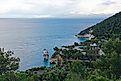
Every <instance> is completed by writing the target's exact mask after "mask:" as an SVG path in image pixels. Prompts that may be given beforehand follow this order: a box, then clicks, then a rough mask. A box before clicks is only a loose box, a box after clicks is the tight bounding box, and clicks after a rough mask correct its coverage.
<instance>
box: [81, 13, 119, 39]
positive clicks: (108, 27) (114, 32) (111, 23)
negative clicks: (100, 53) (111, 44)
mask: <svg viewBox="0 0 121 81" xmlns="http://www.w3.org/2000/svg"><path fill="white" fill-rule="evenodd" d="M90 30H93V32H92V34H93V35H94V36H95V37H96V38H99V39H109V38H117V37H119V38H121V12H119V13H117V14H115V15H113V16H111V17H109V18H107V19H105V20H104V21H102V22H100V23H97V24H96V25H94V26H91V27H89V28H87V29H85V30H83V31H81V32H80V33H79V35H84V34H87V33H89V32H90Z"/></svg>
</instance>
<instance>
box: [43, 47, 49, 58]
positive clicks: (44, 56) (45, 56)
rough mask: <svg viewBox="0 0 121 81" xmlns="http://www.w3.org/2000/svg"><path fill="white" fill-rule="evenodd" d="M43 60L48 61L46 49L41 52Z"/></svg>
mask: <svg viewBox="0 0 121 81" xmlns="http://www.w3.org/2000/svg"><path fill="white" fill-rule="evenodd" d="M43 58H44V60H48V59H49V54H48V51H47V50H46V49H44V50H43Z"/></svg>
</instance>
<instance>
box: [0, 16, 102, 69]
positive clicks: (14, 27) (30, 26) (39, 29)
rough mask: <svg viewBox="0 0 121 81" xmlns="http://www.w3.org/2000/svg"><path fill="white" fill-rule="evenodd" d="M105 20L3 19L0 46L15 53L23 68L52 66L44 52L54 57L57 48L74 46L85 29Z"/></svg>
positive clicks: (0, 28) (0, 24) (0, 22)
mask: <svg viewBox="0 0 121 81" xmlns="http://www.w3.org/2000/svg"><path fill="white" fill-rule="evenodd" d="M101 20H102V19H79V18H78V19H0V47H4V48H5V49H6V50H13V51H14V52H15V56H17V57H20V59H21V62H20V69H19V70H26V69H29V68H32V67H38V66H44V65H46V66H48V65H49V63H48V62H44V60H43V57H42V50H43V49H44V48H46V49H47V50H48V51H49V54H50V56H51V55H52V54H53V47H55V46H58V47H60V46H62V45H69V44H73V42H78V41H79V40H78V39H77V38H76V37H75V35H76V34H77V33H79V32H80V31H81V30H83V29H85V28H87V27H89V26H91V25H94V24H96V23H97V22H100V21H101Z"/></svg>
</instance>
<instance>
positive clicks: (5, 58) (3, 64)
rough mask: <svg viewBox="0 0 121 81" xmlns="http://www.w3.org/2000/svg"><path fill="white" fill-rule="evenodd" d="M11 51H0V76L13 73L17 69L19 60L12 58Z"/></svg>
mask: <svg viewBox="0 0 121 81" xmlns="http://www.w3.org/2000/svg"><path fill="white" fill-rule="evenodd" d="M13 54H14V53H13V52H12V51H7V52H4V51H3V50H0V75H3V74H5V73H7V72H11V71H15V70H17V69H18V68H19V62H20V59H19V58H16V57H13V56H12V55H13Z"/></svg>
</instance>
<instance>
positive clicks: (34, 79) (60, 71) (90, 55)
mask: <svg viewBox="0 0 121 81" xmlns="http://www.w3.org/2000/svg"><path fill="white" fill-rule="evenodd" d="M120 21H121V13H118V14H116V15H114V16H112V17H110V18H108V19H106V20H104V21H103V22H101V23H98V24H97V25H94V26H92V27H91V28H88V29H86V30H84V31H82V32H81V33H80V34H81V35H82V34H87V33H89V32H90V30H93V32H92V33H91V34H93V35H94V36H95V38H93V39H91V40H87V41H85V42H83V43H76V42H75V43H74V45H70V46H62V47H61V48H58V47H55V48H54V51H55V53H54V54H53V55H52V59H56V60H55V61H57V62H55V65H54V66H53V67H38V68H32V69H28V70H26V71H24V72H21V71H16V70H17V69H18V68H19V61H20V59H19V58H15V57H12V52H10V51H8V52H4V51H0V81H121V50H120V49H121V23H120ZM100 51H102V52H103V53H104V54H103V53H102V52H100ZM60 61H61V62H60Z"/></svg>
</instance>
